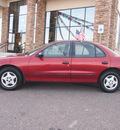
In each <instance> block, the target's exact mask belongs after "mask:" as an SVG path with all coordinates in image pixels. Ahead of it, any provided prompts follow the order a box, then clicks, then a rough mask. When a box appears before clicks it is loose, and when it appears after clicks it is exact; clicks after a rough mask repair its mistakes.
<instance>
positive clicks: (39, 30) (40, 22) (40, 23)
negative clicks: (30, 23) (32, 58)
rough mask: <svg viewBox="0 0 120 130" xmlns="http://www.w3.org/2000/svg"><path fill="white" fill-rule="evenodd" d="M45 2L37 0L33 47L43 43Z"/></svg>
mask: <svg viewBox="0 0 120 130" xmlns="http://www.w3.org/2000/svg"><path fill="white" fill-rule="evenodd" d="M45 13H46V2H45V1H42V0H40V1H38V7H37V23H36V43H35V48H37V47H39V46H40V45H42V44H43V43H44V33H45Z"/></svg>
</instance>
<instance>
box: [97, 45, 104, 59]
mask: <svg viewBox="0 0 120 130" xmlns="http://www.w3.org/2000/svg"><path fill="white" fill-rule="evenodd" d="M96 57H105V53H104V52H103V51H102V50H101V49H100V48H98V47H96Z"/></svg>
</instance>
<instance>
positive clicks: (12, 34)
mask: <svg viewBox="0 0 120 130" xmlns="http://www.w3.org/2000/svg"><path fill="white" fill-rule="evenodd" d="M26 22H27V0H21V1H17V2H11V3H10V10H9V34H8V42H9V46H8V51H9V52H23V51H24V48H25V39H26Z"/></svg>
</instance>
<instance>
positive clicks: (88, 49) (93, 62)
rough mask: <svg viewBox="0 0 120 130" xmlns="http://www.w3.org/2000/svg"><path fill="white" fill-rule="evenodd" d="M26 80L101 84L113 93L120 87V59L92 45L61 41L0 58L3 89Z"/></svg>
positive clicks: (12, 87)
mask: <svg viewBox="0 0 120 130" xmlns="http://www.w3.org/2000/svg"><path fill="white" fill-rule="evenodd" d="M25 81H47V82H82V83H99V85H100V87H101V88H102V90H104V91H106V92H114V91H116V90H117V89H118V88H119V85H120V56H119V55H117V54H116V53H114V52H113V51H112V50H110V49H108V48H107V47H105V46H103V45H100V44H98V43H93V42H87V41H86V42H82V43H81V42H80V41H58V42H54V43H51V44H48V45H44V46H42V47H41V48H39V49H37V50H34V51H32V52H28V53H26V54H25V55H16V56H12V57H6V58H2V59H0V86H1V87H2V88H3V89H6V90H13V89H16V88H18V87H20V86H21V85H22V83H25Z"/></svg>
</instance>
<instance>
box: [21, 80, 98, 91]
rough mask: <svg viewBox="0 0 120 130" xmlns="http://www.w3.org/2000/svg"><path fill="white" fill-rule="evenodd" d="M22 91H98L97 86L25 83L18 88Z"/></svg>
mask: <svg viewBox="0 0 120 130" xmlns="http://www.w3.org/2000/svg"><path fill="white" fill-rule="evenodd" d="M21 89H24V90H33V89H34V90H49V91H51V90H54V91H63V90H64V91H69V90H71V91H100V88H99V86H98V84H91V83H90V84H83V83H59V82H27V83H26V84H25V85H22V87H21V88H20V90H21Z"/></svg>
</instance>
